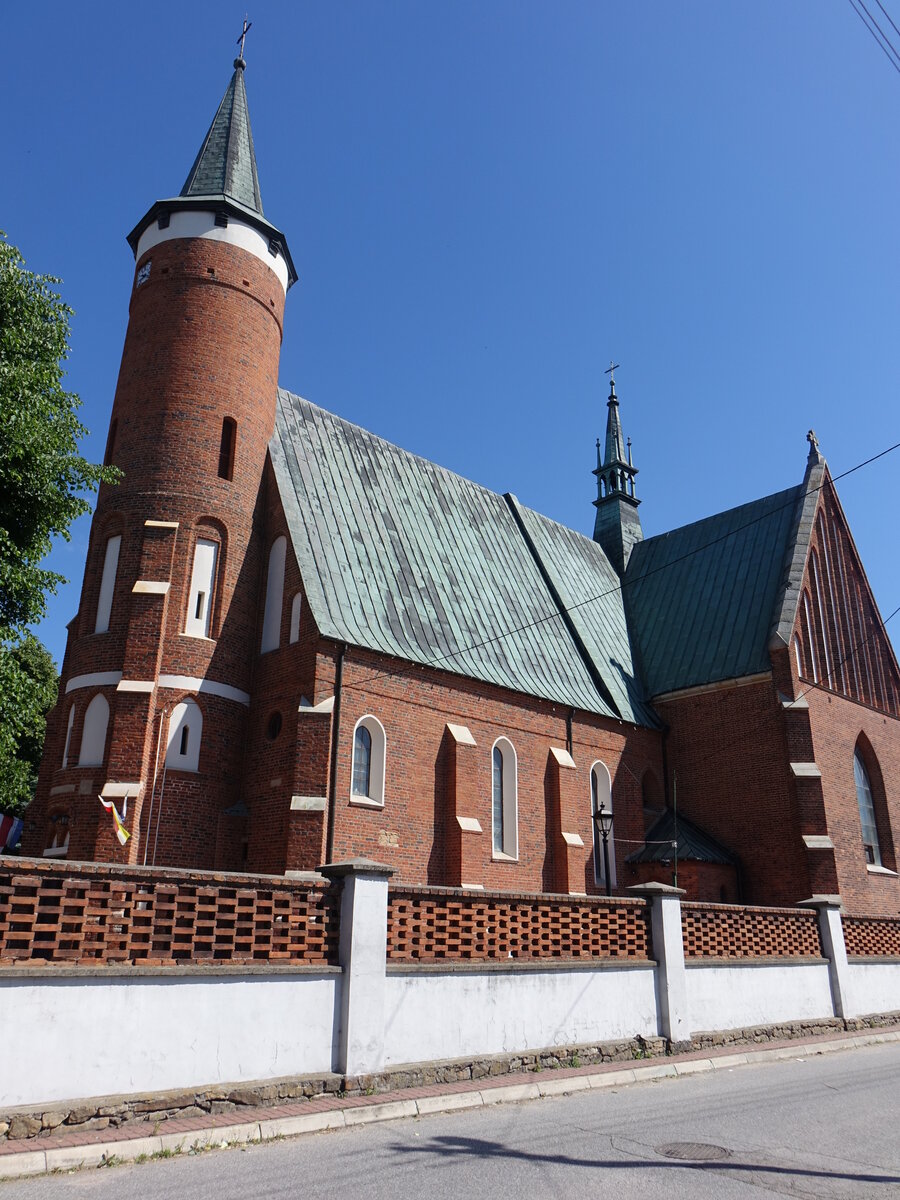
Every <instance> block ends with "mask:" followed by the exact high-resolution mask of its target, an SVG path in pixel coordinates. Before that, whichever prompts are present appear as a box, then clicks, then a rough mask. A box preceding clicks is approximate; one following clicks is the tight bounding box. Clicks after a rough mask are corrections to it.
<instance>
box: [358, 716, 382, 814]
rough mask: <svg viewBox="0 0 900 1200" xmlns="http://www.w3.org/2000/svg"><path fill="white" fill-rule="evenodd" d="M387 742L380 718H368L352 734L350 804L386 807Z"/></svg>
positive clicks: (363, 718) (365, 717) (359, 722)
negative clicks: (385, 771)
mask: <svg viewBox="0 0 900 1200" xmlns="http://www.w3.org/2000/svg"><path fill="white" fill-rule="evenodd" d="M386 744H387V739H386V738H385V736H384V726H383V725H382V724H381V722H380V721H379V720H378V718H377V717H374V716H372V715H371V713H369V714H367V715H366V716H364V717H360V719H359V720H358V721H357V723H356V728H355V729H354V730H353V762H352V765H351V770H350V803H351V804H358V805H361V806H362V807H363V808H366V807H368V808H383V807H384V762H385V750H386Z"/></svg>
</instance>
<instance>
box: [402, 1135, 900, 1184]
mask: <svg viewBox="0 0 900 1200" xmlns="http://www.w3.org/2000/svg"><path fill="white" fill-rule="evenodd" d="M393 1149H394V1150H395V1151H396V1152H397V1153H398V1154H419V1155H426V1154H435V1155H440V1156H441V1157H442V1158H444V1159H445V1160H446V1158H447V1156H448V1155H455V1156H457V1157H460V1158H462V1157H468V1158H478V1159H490V1158H495V1159H499V1158H507V1159H518V1160H519V1161H520V1162H533V1163H555V1164H557V1165H558V1166H562V1167H588V1168H592V1169H593V1168H596V1167H603V1168H605V1169H606V1170H610V1171H617V1170H618V1171H621V1170H629V1171H630V1170H634V1169H637V1168H650V1169H659V1168H662V1169H663V1170H666V1171H669V1170H679V1169H680V1170H688V1171H713V1172H718V1173H720V1174H730V1173H731V1172H738V1173H745V1174H749V1173H753V1174H766V1175H777V1176H791V1177H802V1178H805V1179H821V1180H834V1181H835V1182H838V1181H839V1180H846V1181H853V1182H856V1183H883V1184H897V1183H900V1175H870V1174H857V1173H851V1172H847V1171H814V1170H808V1169H806V1168H804V1167H787V1166H781V1167H780V1166H773V1165H771V1164H768V1163H752V1162H743V1163H742V1162H736V1161H735V1160H734V1158H729V1159H727V1160H726V1161H723V1160H721V1159H720V1160H718V1161H715V1162H705V1161H703V1160H702V1159H694V1160H690V1159H688V1160H676V1159H669V1158H662V1157H661V1158H660V1159H659V1160H653V1159H635V1158H628V1159H607V1158H576V1157H573V1156H572V1155H570V1154H541V1153H536V1152H534V1151H530V1150H516V1149H513V1148H511V1147H509V1146H504V1145H502V1144H501V1143H499V1142H488V1141H484V1140H483V1139H481V1138H465V1137H435V1138H431V1139H429V1140H428V1141H426V1142H422V1143H421V1144H419V1145H415V1146H410V1145H405V1144H401V1143H399V1142H398V1143H396V1144H395V1145H394V1147H393Z"/></svg>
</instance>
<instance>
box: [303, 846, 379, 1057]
mask: <svg viewBox="0 0 900 1200" xmlns="http://www.w3.org/2000/svg"><path fill="white" fill-rule="evenodd" d="M319 871H320V873H321V874H322V875H324V876H325V877H326V878H327V879H331V880H333V881H335V882H336V881H338V880H340V882H341V934H340V949H339V956H340V962H341V967H342V977H341V1007H340V1028H339V1031H338V1037H337V1061H336V1063H335V1070H336V1071H338V1072H339V1073H340V1074H342V1075H368V1074H370V1073H371V1072H373V1071H379V1070H381V1068H382V1067H383V1066H384V991H385V968H386V965H387V907H388V904H387V901H388V879H389V878H390V877H391V875H393V873H394V868H393V867H388V866H385V865H384V863H376V862H372V861H371V860H370V859H368V858H352V859H350V860H348V861H347V862H339V863H328V864H327V865H326V866H323V867H319Z"/></svg>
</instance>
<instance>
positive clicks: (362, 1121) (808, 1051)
mask: <svg viewBox="0 0 900 1200" xmlns="http://www.w3.org/2000/svg"><path fill="white" fill-rule="evenodd" d="M884 1042H900V1029H892V1030H885V1031H883V1032H877V1033H876V1032H871V1033H860V1034H854V1035H851V1036H850V1037H845V1038H838V1039H830V1040H827V1041H826V1040H822V1041H820V1042H815V1041H814V1042H804V1043H802V1044H797V1045H794V1046H791V1045H787V1046H784V1045H782V1046H771V1047H767V1048H764V1049H763V1048H760V1049H754V1050H747V1051H745V1052H743V1053H740V1054H722V1055H719V1056H718V1057H710V1058H687V1057H686V1058H684V1059H682V1060H681V1061H678V1060H676V1059H672V1060H670V1061H669V1062H656V1063H653V1064H648V1065H647V1066H635V1067H629V1068H627V1069H624V1070H615V1071H610V1070H605V1071H599V1070H596V1071H594V1070H589V1069H588V1070H586V1069H584V1068H581V1069H577V1070H573V1071H571V1072H570V1073H569V1074H564V1073H562V1072H556V1071H554V1072H553V1074H552V1076H551V1077H549V1078H541V1079H538V1080H536V1081H534V1082H527V1083H498V1084H496V1085H495V1086H493V1087H483V1088H481V1089H480V1090H473V1089H471V1088H468V1089H465V1090H461V1091H456V1092H454V1091H447V1092H445V1093H443V1094H440V1095H436V1096H418V1097H415V1096H412V1097H404V1096H403V1095H402V1094H400V1095H397V1094H395V1095H394V1096H393V1097H392V1099H390V1100H385V1101H381V1102H378V1101H376V1102H374V1103H371V1104H369V1103H366V1104H359V1103H356V1104H347V1103H346V1102H344V1103H342V1102H341V1100H339V1099H336V1100H335V1105H336V1107H335V1108H332V1109H320V1110H319V1111H316V1112H310V1113H302V1114H299V1115H296V1116H276V1117H270V1118H265V1117H263V1118H260V1119H258V1120H256V1121H246V1122H235V1123H234V1124H231V1125H218V1126H209V1127H206V1128H199V1129H190V1130H186V1131H180V1132H175V1133H163V1134H153V1135H147V1134H142V1135H141V1136H139V1137H133V1138H120V1139H118V1140H115V1139H113V1140H110V1141H105V1142H103V1141H90V1142H87V1141H86V1142H85V1143H84V1144H83V1145H80V1146H48V1147H46V1148H41V1149H40V1150H36V1149H33V1148H30V1147H29V1149H27V1150H22V1151H20V1152H17V1153H10V1154H3V1155H0V1181H5V1180H9V1179H21V1178H24V1177H25V1176H29V1175H42V1174H46V1173H47V1172H49V1171H69V1170H73V1169H77V1168H79V1167H99V1166H104V1165H105V1164H106V1163H108V1162H110V1161H112V1160H115V1161H116V1162H130V1161H133V1160H134V1159H136V1158H138V1157H140V1156H143V1155H146V1156H147V1157H148V1158H149V1157H152V1156H153V1155H156V1154H165V1153H167V1152H168V1153H171V1154H179V1153H181V1152H183V1151H185V1150H190V1149H192V1148H194V1147H197V1148H201V1149H202V1148H206V1147H211V1146H219V1145H244V1144H248V1143H254V1142H266V1141H272V1140H273V1139H275V1138H283V1137H296V1136H298V1135H300V1134H306V1133H319V1132H322V1131H323V1130H327V1129H342V1128H351V1127H354V1126H360V1125H369V1124H373V1123H375V1122H378V1121H396V1120H402V1119H403V1118H407V1117H424V1116H432V1115H434V1114H436V1113H444V1112H458V1111H460V1110H462V1109H468V1108H487V1107H489V1106H491V1105H495V1104H519V1103H522V1102H523V1101H526V1100H539V1099H542V1098H550V1097H553V1096H566V1095H570V1094H571V1093H573V1092H581V1091H587V1090H589V1089H594V1088H598V1089H602V1088H614V1087H628V1086H629V1085H631V1084H635V1083H649V1082H653V1081H655V1080H660V1079H675V1078H680V1077H682V1076H687V1075H700V1074H705V1073H706V1072H707V1071H727V1070H731V1069H732V1068H734V1067H740V1066H747V1065H750V1064H758V1063H761V1062H767V1061H769V1062H778V1061H784V1060H785V1059H803V1058H810V1057H813V1056H817V1055H820V1054H834V1053H837V1052H838V1051H840V1050H858V1049H860V1048H861V1047H864V1046H874V1045H879V1044H881V1043H884ZM448 1087H452V1085H448ZM411 1090H416V1089H411Z"/></svg>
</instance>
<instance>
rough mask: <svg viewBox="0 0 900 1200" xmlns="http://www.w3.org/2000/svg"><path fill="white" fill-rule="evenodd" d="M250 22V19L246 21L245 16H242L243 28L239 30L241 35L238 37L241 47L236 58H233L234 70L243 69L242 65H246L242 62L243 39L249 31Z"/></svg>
mask: <svg viewBox="0 0 900 1200" xmlns="http://www.w3.org/2000/svg"><path fill="white" fill-rule="evenodd" d="M252 24H253V22H252V21H248V20H247V18H246V17H244V28H243V29H242V30H241V36H240V37H239V38H238V44H239V45H240V47H241V48H240V50H239V51H238V56H237V58H236V59H235V60H234V66H235V70H237V69H238V68H240V70H242V71H243V69H244V67H246V65H247V64H246V63H245V62H244V39H245V38H246V36H247V34H248V33H249V32H250V26H251V25H252Z"/></svg>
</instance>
